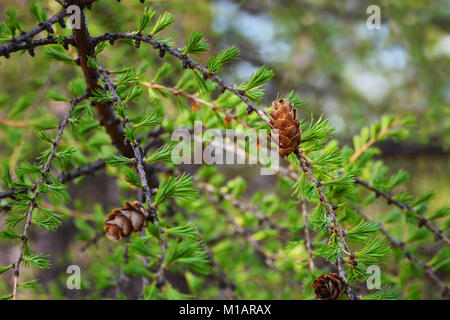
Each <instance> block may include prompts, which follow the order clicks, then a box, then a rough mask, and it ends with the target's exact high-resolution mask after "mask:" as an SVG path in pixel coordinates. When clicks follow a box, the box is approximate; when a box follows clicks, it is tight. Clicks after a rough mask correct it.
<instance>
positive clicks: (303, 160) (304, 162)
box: [294, 149, 358, 300]
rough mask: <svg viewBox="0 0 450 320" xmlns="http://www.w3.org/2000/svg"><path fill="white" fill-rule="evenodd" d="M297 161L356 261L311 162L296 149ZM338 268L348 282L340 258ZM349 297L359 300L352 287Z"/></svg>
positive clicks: (335, 230)
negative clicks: (314, 173)
mask: <svg viewBox="0 0 450 320" xmlns="http://www.w3.org/2000/svg"><path fill="white" fill-rule="evenodd" d="M294 153H295V155H296V157H297V159H298V160H299V161H300V165H301V167H302V170H303V172H304V173H305V174H306V175H307V176H308V178H309V179H310V180H311V182H312V183H313V184H314V185H315V186H316V189H317V192H318V193H319V198H320V201H321V202H322V203H323V204H324V205H325V207H326V209H327V215H328V217H329V218H331V221H332V227H331V228H330V229H329V231H330V232H331V233H336V234H337V236H338V237H339V239H340V240H341V244H342V246H343V249H344V251H345V252H346V253H347V254H348V255H349V259H352V260H353V259H354V258H355V255H354V253H352V251H351V250H350V248H349V246H348V243H347V239H346V237H345V234H344V232H343V231H342V229H341V227H340V225H339V222H338V221H337V218H336V214H335V213H334V209H333V206H332V205H331V203H330V202H329V201H328V200H327V197H326V196H325V192H324V191H323V190H322V184H321V183H320V182H319V181H317V179H316V177H315V176H314V175H313V173H312V171H311V169H310V167H311V163H310V162H309V160H307V157H305V156H304V154H303V152H301V151H300V150H299V149H296V150H295V151H294ZM337 267H338V270H339V275H340V277H341V278H342V280H344V281H345V282H347V274H346V273H345V270H344V267H343V266H342V261H341V259H340V258H338V259H337ZM347 295H348V297H349V298H350V300H357V299H358V298H357V296H356V295H355V294H354V293H353V289H352V288H351V287H350V285H347Z"/></svg>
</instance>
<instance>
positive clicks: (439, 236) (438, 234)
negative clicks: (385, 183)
mask: <svg viewBox="0 0 450 320" xmlns="http://www.w3.org/2000/svg"><path fill="white" fill-rule="evenodd" d="M355 183H356V184H359V185H361V186H364V187H365V188H367V189H368V190H370V191H372V192H375V194H376V195H377V196H378V195H380V196H382V197H383V198H384V199H386V201H387V202H388V204H393V205H395V206H397V207H399V208H400V209H402V210H403V211H410V212H412V213H414V217H415V218H416V219H417V221H418V224H419V227H422V226H425V227H426V228H427V229H428V230H430V231H431V232H432V233H433V234H434V237H435V239H436V240H442V241H443V242H445V244H447V245H450V239H449V238H448V237H447V236H446V235H445V234H444V232H443V231H442V230H441V229H439V228H437V227H435V226H433V225H432V224H431V223H429V222H428V219H427V218H425V217H423V216H421V215H420V214H419V213H418V212H417V211H416V210H415V209H414V208H413V207H412V206H411V205H410V204H407V203H403V202H401V201H398V200H395V199H394V197H393V196H392V195H390V194H389V193H387V192H384V191H381V190H378V189H377V188H375V187H373V186H372V185H371V183H370V182H368V181H365V180H362V179H360V178H358V177H357V178H355Z"/></svg>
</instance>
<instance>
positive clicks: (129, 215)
mask: <svg viewBox="0 0 450 320" xmlns="http://www.w3.org/2000/svg"><path fill="white" fill-rule="evenodd" d="M147 217H148V213H147V211H146V210H145V208H144V207H142V206H141V204H140V203H139V202H138V201H134V202H128V201H125V208H121V209H114V210H113V211H112V212H111V213H110V214H109V215H108V217H107V218H106V220H105V222H104V223H103V228H104V229H105V231H106V237H107V238H108V239H110V240H113V241H119V240H121V239H123V238H127V237H128V236H129V235H130V234H131V233H132V232H138V231H141V230H142V228H143V227H145V225H146V224H147Z"/></svg>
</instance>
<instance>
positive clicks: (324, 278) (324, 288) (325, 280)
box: [312, 273, 347, 300]
mask: <svg viewBox="0 0 450 320" xmlns="http://www.w3.org/2000/svg"><path fill="white" fill-rule="evenodd" d="M312 287H313V289H314V292H315V294H316V299H319V300H338V299H339V298H340V297H341V296H342V295H343V294H344V292H345V290H346V289H347V285H346V283H345V282H344V280H342V278H341V277H340V276H339V275H338V274H337V273H329V274H322V275H321V276H320V277H318V278H317V279H316V280H314V281H313V283H312Z"/></svg>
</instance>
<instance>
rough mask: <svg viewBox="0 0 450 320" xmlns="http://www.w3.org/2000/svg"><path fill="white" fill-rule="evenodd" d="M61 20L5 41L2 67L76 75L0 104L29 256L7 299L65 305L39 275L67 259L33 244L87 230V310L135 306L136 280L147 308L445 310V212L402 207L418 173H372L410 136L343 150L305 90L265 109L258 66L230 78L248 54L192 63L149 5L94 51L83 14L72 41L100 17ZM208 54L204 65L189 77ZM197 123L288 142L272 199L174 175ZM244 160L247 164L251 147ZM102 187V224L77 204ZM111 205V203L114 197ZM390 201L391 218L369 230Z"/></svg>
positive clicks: (11, 228) (14, 232)
mask: <svg viewBox="0 0 450 320" xmlns="http://www.w3.org/2000/svg"><path fill="white" fill-rule="evenodd" d="M99 2H100V1H99ZM141 2H143V1H141ZM58 3H59V5H60V11H59V12H57V13H56V14H53V15H52V14H50V13H49V12H47V11H46V10H45V9H44V8H43V7H42V6H41V5H40V4H39V3H38V2H32V4H31V5H30V13H29V14H30V15H32V16H33V17H34V18H35V19H36V21H37V23H38V24H37V25H36V26H35V27H32V28H31V29H30V31H25V29H24V26H23V25H22V24H21V23H20V21H19V19H18V18H17V16H16V14H15V13H14V10H13V9H10V10H8V11H7V17H6V20H5V21H4V22H2V23H1V24H0V43H1V44H0V57H1V59H2V60H1V63H2V64H7V63H8V62H9V61H8V60H7V59H11V60H12V59H22V56H21V55H22V54H27V53H28V54H29V55H30V56H32V57H35V58H34V59H40V57H43V58H45V59H48V60H51V61H52V65H57V66H61V65H63V64H65V65H66V66H64V67H67V68H70V69H71V70H75V71H72V72H68V73H66V76H67V79H66V81H65V82H66V83H68V85H67V86H68V88H67V90H61V92H59V91H57V90H56V89H49V90H48V93H47V97H46V98H43V99H42V98H40V99H41V100H42V103H37V102H36V99H37V97H36V96H35V93H34V92H33V93H32V94H28V93H27V94H24V95H23V96H22V97H20V98H18V99H16V101H8V102H7V98H5V99H3V98H2V96H0V105H2V104H5V103H8V106H9V108H8V109H9V112H8V113H7V114H6V116H5V119H4V120H3V118H1V119H0V121H1V122H0V132H2V135H1V139H2V142H4V148H5V150H7V151H8V152H9V151H11V152H9V154H8V155H7V156H5V155H4V154H3V153H2V157H5V159H6V161H4V163H3V166H2V168H1V176H0V179H1V180H0V200H1V202H0V205H1V211H2V213H1V214H2V221H4V223H3V225H2V226H1V228H2V229H1V231H0V239H2V241H4V242H5V244H6V243H7V244H8V245H9V246H12V247H14V248H16V250H15V254H14V259H13V260H12V261H10V263H9V264H8V265H5V266H0V274H2V278H3V279H2V280H1V281H2V282H0V284H1V286H0V292H1V293H2V295H3V298H5V299H18V298H24V297H27V296H31V297H33V296H34V295H35V294H36V295H37V294H38V293H40V294H42V295H47V296H59V295H61V292H62V289H61V288H62V287H63V286H64V285H65V282H64V281H60V279H55V283H54V284H53V285H52V286H51V288H53V289H51V291H52V292H49V291H48V290H47V288H45V289H44V288H40V284H39V279H38V278H39V274H41V273H44V272H46V270H45V269H49V268H52V267H53V265H54V264H55V263H58V262H57V261H58V260H57V259H58V257H50V256H49V255H48V254H46V253H43V252H40V251H39V249H38V248H36V247H35V244H34V241H33V240H34V239H33V238H35V237H36V234H41V233H42V234H45V233H48V232H55V231H58V230H64V228H66V227H67V226H68V225H69V224H72V225H75V227H76V228H77V230H78V231H77V236H76V239H75V238H74V239H73V241H74V242H76V245H78V246H79V245H80V244H82V247H83V250H81V251H80V252H81V253H77V254H76V255H79V254H81V255H83V257H65V258H64V259H73V260H70V261H72V262H71V263H69V264H77V260H76V259H79V260H80V262H79V263H80V265H81V264H83V263H84V262H83V261H86V260H88V261H89V263H88V264H85V265H82V266H81V267H82V270H84V271H83V280H82V293H81V294H82V295H83V296H85V297H92V298H103V296H102V294H105V292H106V291H105V289H114V290H110V291H108V294H107V295H106V297H113V298H117V297H119V298H121V297H126V296H127V294H129V292H127V291H126V290H125V289H124V283H125V282H127V281H128V280H130V279H141V280H142V281H141V282H140V283H141V285H139V286H138V288H137V289H136V290H137V291H139V292H138V296H139V297H141V298H142V299H182V298H229V299H236V298H237V299H239V298H248V299H265V298H287V299H315V298H317V299H351V300H356V299H392V298H394V299H395V298H405V297H411V296H413V297H417V296H420V294H417V292H421V291H425V288H426V287H430V288H432V289H433V290H434V291H435V292H436V295H434V297H435V296H443V297H446V296H448V285H447V284H446V279H445V275H446V272H448V270H449V269H450V251H449V245H450V241H449V236H448V226H449V222H450V220H449V214H450V209H449V208H446V207H444V208H440V209H438V210H435V211H431V210H429V209H428V207H429V203H430V201H431V200H432V198H433V192H431V191H430V192H427V193H425V194H422V195H418V196H417V195H416V196H413V195H410V194H406V193H404V192H402V193H398V190H399V188H398V187H399V186H401V185H402V184H404V183H405V182H407V180H408V178H409V175H408V173H407V172H405V171H403V170H400V171H398V172H397V173H394V174H392V173H390V172H389V169H388V166H387V165H386V164H384V163H383V162H382V161H381V160H377V159H374V156H376V155H377V154H378V153H379V150H378V149H377V148H376V143H377V142H379V141H381V140H383V139H386V138H392V139H401V138H402V137H404V136H405V135H407V134H408V130H409V128H410V127H412V126H413V125H414V121H413V120H414V119H411V118H410V117H405V118H396V117H393V116H389V115H385V116H382V117H381V119H380V121H379V122H375V123H373V124H371V125H369V126H368V127H365V128H363V129H362V130H361V133H360V134H359V135H356V136H355V137H354V139H353V146H351V147H350V146H342V145H339V143H338V142H337V141H336V140H334V139H333V133H334V129H333V125H332V123H331V122H330V121H329V120H328V119H326V118H323V117H320V118H318V119H314V118H310V117H308V116H307V115H305V114H302V112H301V110H302V101H301V99H300V97H299V96H298V95H297V94H296V93H295V92H293V91H292V92H289V93H288V94H286V95H284V96H279V97H270V98H272V99H271V100H275V101H274V103H273V105H272V107H269V108H267V109H266V108H265V106H264V104H263V103H262V101H263V97H264V84H265V83H267V82H268V81H270V79H271V78H272V77H273V76H274V74H275V71H276V70H272V68H270V67H269V66H267V65H263V66H261V67H260V68H259V69H258V70H257V71H255V72H254V73H253V74H252V75H251V76H250V78H249V79H248V80H247V81H245V82H243V83H241V84H231V83H229V82H228V81H226V80H224V79H223V78H222V77H221V76H220V72H221V69H222V68H223V67H224V65H226V64H230V63H233V61H235V60H237V59H239V50H238V48H236V47H235V46H233V45H229V46H227V47H225V48H223V49H222V50H218V52H217V53H213V52H211V53H208V51H209V50H210V46H209V44H208V40H207V39H206V38H205V36H204V35H203V33H201V32H200V31H195V32H193V33H191V34H189V35H188V36H187V38H186V39H185V44H184V46H181V47H180V48H177V47H176V46H175V45H174V43H173V42H172V40H170V39H169V38H164V37H163V36H161V34H165V33H166V34H170V28H171V25H173V24H174V23H175V22H176V20H175V17H174V15H172V14H171V13H170V12H162V13H160V12H156V11H155V10H153V9H152V8H149V7H145V5H142V10H141V11H142V15H141V16H140V17H135V20H136V23H135V24H134V28H135V30H134V31H133V30H121V31H120V32H118V33H113V32H107V33H103V34H95V33H94V32H93V30H89V21H88V20H87V17H86V15H85V14H82V15H81V23H80V28H79V29H76V28H74V29H72V30H71V29H69V28H68V27H67V26H66V24H67V23H66V20H67V18H68V16H69V14H68V13H67V10H66V9H67V7H68V6H69V5H78V6H79V7H80V8H81V11H82V12H84V11H86V10H92V13H93V14H92V16H91V15H89V19H95V17H96V16H95V10H96V5H97V1H95V0H78V1H77V0H70V1H63V0H62V1H58ZM115 5H116V4H115ZM117 5H120V6H123V7H124V9H125V8H126V7H127V5H129V4H128V3H127V2H123V3H121V4H117ZM91 7H92V8H91ZM136 26H137V28H136ZM118 27H121V26H118ZM96 31H97V29H96ZM42 34H43V35H44V36H41V35H42ZM38 35H39V37H38ZM143 50H145V54H144V55H142V64H141V65H140V66H139V67H136V66H133V65H129V64H128V62H127V61H126V56H125V55H122V60H123V61H121V60H120V59H119V60H117V59H115V60H116V61H111V60H109V59H108V58H109V57H110V54H109V53H110V52H115V51H117V52H121V53H124V52H126V53H128V54H129V52H133V54H135V52H137V51H143ZM136 54H137V53H136ZM206 54H207V55H209V57H208V58H207V59H206V60H204V61H207V62H206V65H203V64H201V63H199V62H197V60H194V57H195V58H197V57H199V56H200V55H206ZM174 74H175V75H176V76H175V78H176V82H173V81H171V79H173V75H174ZM169 75H171V76H172V77H169ZM36 95H37V93H36ZM43 101H46V103H47V104H48V103H49V102H50V101H57V102H59V103H64V105H65V106H66V107H67V111H66V112H65V115H64V116H63V117H62V120H59V121H58V120H57V119H55V118H52V117H51V116H44V117H42V116H38V114H39V111H41V112H45V113H44V114H45V115H46V114H48V113H50V111H48V109H47V107H42V105H45V103H44V102H43ZM36 108H38V109H36ZM39 108H40V109H39ZM30 114H31V115H32V118H31V119H32V120H29V119H30V118H29V115H30ZM41 115H42V113H41ZM2 117H3V115H2ZM23 119H26V120H25V121H22V120H23ZM196 120H201V121H202V123H203V125H204V126H205V127H206V128H214V129H220V130H225V129H235V130H236V131H237V132H240V133H243V134H245V133H248V132H250V131H251V130H252V129H261V128H262V129H268V130H270V129H272V130H274V129H278V130H279V137H278V138H279V152H280V154H281V155H283V156H285V157H284V158H283V159H284V160H283V161H282V162H281V168H280V170H279V171H278V172H277V173H276V181H277V182H274V184H275V183H276V184H277V188H275V186H274V188H273V190H275V192H272V193H269V194H267V192H263V191H257V192H255V193H254V194H253V197H252V198H251V199H249V197H248V196H244V191H245V189H246V186H247V183H246V181H245V179H244V178H242V177H237V178H234V179H232V180H228V181H226V178H225V175H223V174H222V173H221V172H220V170H219V168H218V167H216V166H214V165H206V164H203V165H201V167H200V168H198V170H196V171H195V172H194V173H192V172H191V174H188V173H187V172H185V171H184V170H186V169H185V168H184V167H183V166H178V165H177V164H174V163H173V162H172V161H173V157H172V151H173V150H174V147H175V144H174V143H173V142H172V141H170V137H171V133H172V132H173V131H174V130H175V129H176V128H185V129H192V128H193V126H194V122H195V121H196ZM31 137H33V138H31ZM8 139H9V141H7V140H8ZM23 139H32V140H33V141H34V145H33V148H32V149H31V151H30V150H21V147H20V146H18V145H19V143H17V142H18V141H22V140H23ZM2 144H3V143H2ZM214 148H215V149H216V150H215V151H216V152H218V151H220V150H219V149H220V146H219V145H214ZM222 151H223V150H222ZM2 152H3V151H2ZM234 152H236V153H238V154H244V155H247V156H248V157H251V152H250V150H248V148H246V147H245V145H241V146H239V145H238V148H237V149H235V151H234ZM36 153H39V155H36ZM257 161H258V162H259V163H258V164H259V165H260V166H268V164H267V163H266V162H264V161H262V160H261V159H260V158H258V159H257ZM102 170H103V171H106V173H107V175H108V176H109V177H113V178H114V181H116V183H117V185H118V186H119V189H120V196H118V195H117V194H116V195H115V196H116V197H117V199H115V201H113V202H114V203H115V206H110V207H109V208H108V209H107V210H106V213H105V211H104V210H103V208H102V206H101V205H99V204H97V205H95V206H92V205H86V204H84V203H83V202H82V201H79V200H78V199H77V198H76V194H72V192H70V190H69V189H68V185H69V183H70V182H73V183H74V184H75V185H79V186H83V184H84V183H85V181H84V180H86V179H87V177H88V176H90V175H93V174H94V173H95V172H100V171H102ZM97 178H98V176H94V177H93V178H90V179H97ZM90 181H95V180H90ZM108 181H109V180H108ZM108 183H113V182H108ZM108 190H109V189H108V188H105V190H103V191H102V193H103V196H104V197H111V195H109V194H107V193H108V192H109V191H108ZM400 190H401V188H400ZM383 201H384V202H386V204H387V205H389V206H387V208H388V209H386V210H387V211H386V212H383V213H379V214H376V215H373V214H372V215H368V214H367V211H369V210H370V208H371V205H372V204H373V203H374V202H383ZM121 203H124V204H125V205H124V207H123V208H118V207H119V206H120V204H121ZM107 212H110V214H109V215H108V214H107ZM3 218H4V219H3ZM107 238H109V239H111V240H120V241H109V240H108V239H107ZM424 247H426V248H430V250H428V253H424V252H423V250H421V249H423V248H424ZM68 250H69V251H70V250H75V249H73V247H70V248H69V249H68ZM429 252H432V254H429ZM73 255H75V254H73ZM374 268H380V270H381V276H380V283H381V286H380V287H377V288H371V287H370V288H369V287H368V286H367V285H366V284H367V283H369V280H368V278H369V277H370V276H371V273H370V272H369V271H368V270H373V269H374ZM30 269H31V270H32V272H29V270H30ZM40 269H42V270H40ZM37 270H39V271H37ZM118 270H119V272H117V271H118ZM36 275H37V276H36ZM180 278H181V279H182V281H181V282H182V284H181V285H180V280H179V279H180ZM10 279H12V281H10ZM410 282H411V283H413V284H412V285H407V283H410ZM111 292H113V293H111ZM411 292H413V293H414V294H416V295H413V294H412V293H411ZM438 293H439V294H438Z"/></svg>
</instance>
